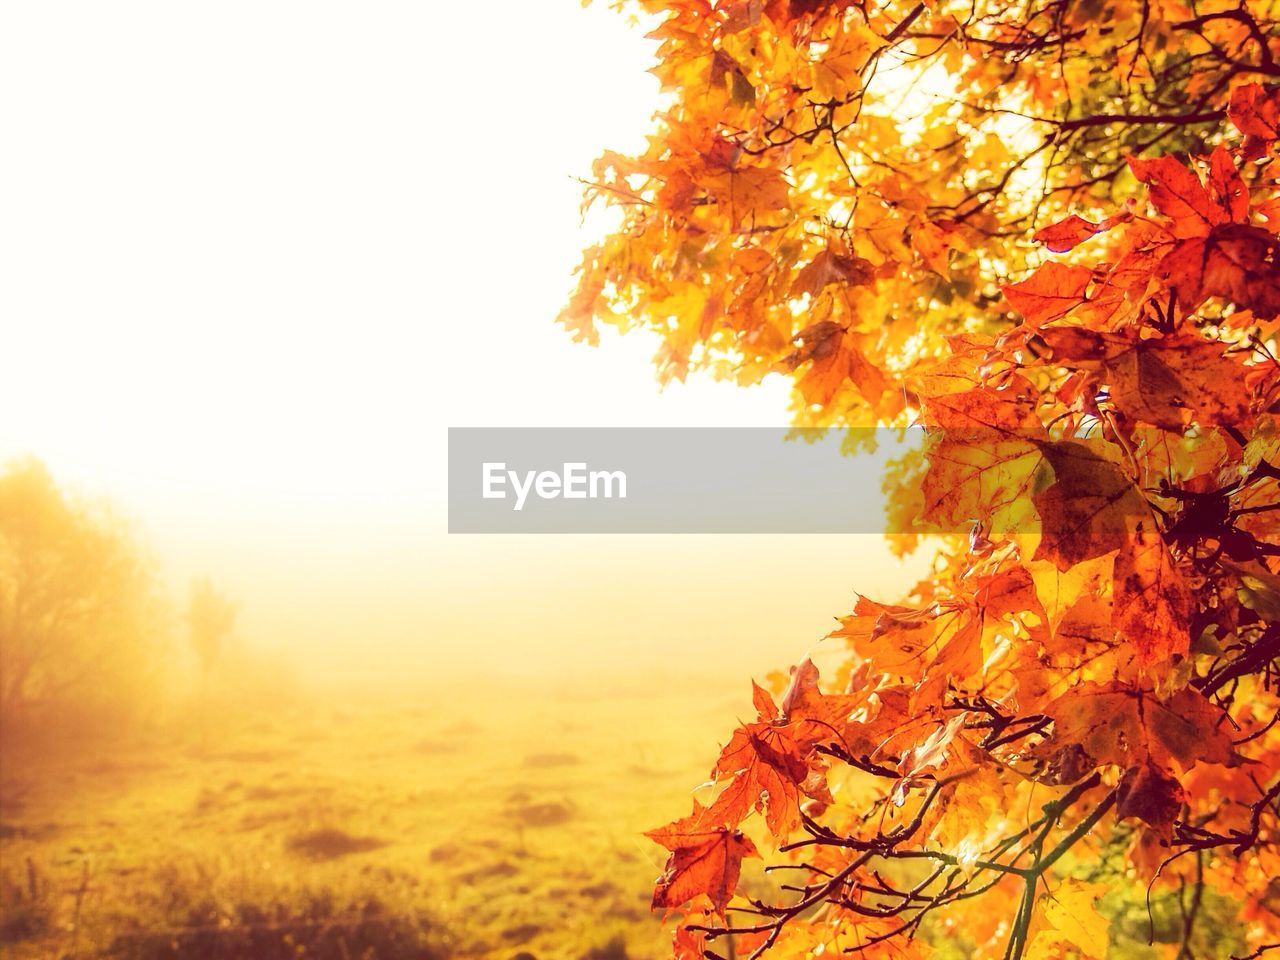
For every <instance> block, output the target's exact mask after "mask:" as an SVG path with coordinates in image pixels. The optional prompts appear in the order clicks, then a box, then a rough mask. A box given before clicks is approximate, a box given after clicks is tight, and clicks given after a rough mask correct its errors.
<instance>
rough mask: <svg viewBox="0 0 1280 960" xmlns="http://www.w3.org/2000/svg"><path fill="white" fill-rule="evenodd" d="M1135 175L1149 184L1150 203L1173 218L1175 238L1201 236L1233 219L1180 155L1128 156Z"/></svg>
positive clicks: (1170, 218) (1171, 228) (1171, 226)
mask: <svg viewBox="0 0 1280 960" xmlns="http://www.w3.org/2000/svg"><path fill="white" fill-rule="evenodd" d="M1129 169H1130V170H1132V171H1133V175H1134V176H1135V177H1137V178H1138V179H1139V180H1140V181H1142V182H1143V183H1145V184H1147V186H1148V187H1149V195H1150V197H1151V202H1152V204H1153V205H1154V206H1155V208H1156V209H1157V210H1159V211H1160V212H1161V213H1163V214H1164V215H1165V216H1166V217H1168V218H1169V220H1170V221H1171V223H1170V230H1171V232H1172V233H1173V235H1174V236H1175V237H1178V238H1179V239H1185V238H1187V237H1201V236H1205V235H1206V234H1208V232H1209V231H1210V230H1212V229H1213V228H1214V227H1216V226H1218V225H1219V224H1222V223H1228V222H1230V220H1231V216H1230V210H1229V209H1227V208H1224V206H1223V204H1222V203H1221V201H1220V200H1217V199H1215V198H1214V197H1211V196H1210V195H1209V191H1208V190H1206V189H1205V186H1204V184H1203V183H1202V182H1201V181H1200V178H1199V177H1198V176H1197V175H1196V174H1195V172H1194V171H1193V170H1192V169H1191V168H1190V167H1188V166H1187V165H1186V164H1184V163H1183V162H1182V161H1181V160H1179V159H1178V158H1177V157H1174V156H1170V155H1168V154H1165V155H1164V156H1161V157H1156V158H1154V159H1143V158H1141V157H1130V158H1129Z"/></svg>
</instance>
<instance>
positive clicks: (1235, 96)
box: [1227, 83, 1280, 140]
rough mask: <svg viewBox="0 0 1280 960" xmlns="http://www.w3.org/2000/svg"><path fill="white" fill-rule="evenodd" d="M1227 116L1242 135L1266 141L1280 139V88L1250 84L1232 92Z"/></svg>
mask: <svg viewBox="0 0 1280 960" xmlns="http://www.w3.org/2000/svg"><path fill="white" fill-rule="evenodd" d="M1227 116H1229V117H1230V118H1231V122H1232V123H1234V124H1235V125H1236V129H1237V130H1239V131H1240V132H1241V133H1244V134H1248V135H1249V136H1251V137H1259V138H1262V139H1264V140H1274V139H1276V138H1277V137H1280V86H1270V87H1264V86H1263V85H1262V84H1260V83H1250V84H1246V85H1245V86H1242V87H1236V88H1235V89H1234V90H1232V91H1231V104H1230V106H1228V107H1227Z"/></svg>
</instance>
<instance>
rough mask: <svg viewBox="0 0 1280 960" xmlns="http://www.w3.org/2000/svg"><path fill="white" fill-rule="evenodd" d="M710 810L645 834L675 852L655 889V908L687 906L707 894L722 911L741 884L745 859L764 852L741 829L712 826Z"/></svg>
mask: <svg viewBox="0 0 1280 960" xmlns="http://www.w3.org/2000/svg"><path fill="white" fill-rule="evenodd" d="M707 813H708V812H707V811H706V810H705V809H704V808H701V807H699V806H698V804H697V803H695V804H694V812H693V813H692V814H690V815H689V816H687V817H684V818H683V819H681V820H676V821H675V822H673V823H670V824H668V825H667V826H665V827H662V828H661V829H658V830H651V831H649V832H648V833H647V834H645V836H647V837H649V838H650V839H651V840H654V841H655V842H657V843H660V844H662V845H663V846H664V847H666V848H667V849H668V850H670V851H671V856H670V857H669V858H668V859H667V866H666V869H665V870H664V871H663V874H662V876H661V877H660V878H659V879H658V883H657V886H656V887H655V888H654V891H653V908H654V909H657V908H659V907H666V908H669V909H670V908H675V907H680V906H683V905H684V904H686V903H688V902H689V901H690V900H693V899H695V898H696V897H700V896H705V897H707V898H708V899H709V900H710V901H711V904H712V906H713V907H714V908H715V909H716V911H717V912H719V913H724V909H725V906H726V905H727V904H728V903H729V900H730V898H732V896H733V893H734V891H735V890H736V889H737V886H738V877H739V874H740V871H741V868H742V861H743V859H745V858H747V857H758V856H759V855H760V854H759V852H758V851H757V850H756V847H755V844H753V843H752V842H751V841H750V840H749V839H748V838H747V837H745V836H743V835H742V834H741V833H739V832H738V831H737V830H732V829H730V828H728V827H724V826H714V825H709V824H708V822H707Z"/></svg>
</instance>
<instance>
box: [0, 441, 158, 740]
mask: <svg viewBox="0 0 1280 960" xmlns="http://www.w3.org/2000/svg"><path fill="white" fill-rule="evenodd" d="M153 587H154V579H153V576H152V572H151V570H150V569H149V567H148V565H147V563H146V562H145V561H144V559H143V557H142V555H141V554H140V552H139V550H138V548H137V546H136V544H135V543H134V542H133V540H132V539H131V537H130V535H129V531H128V530H127V528H125V527H124V526H122V525H121V524H120V523H119V522H118V521H117V520H116V519H114V518H113V517H111V516H110V515H109V514H103V513H102V512H101V511H94V510H91V509H90V508H88V507H86V506H84V505H82V504H78V503H75V502H73V501H72V500H70V499H68V497H67V496H66V495H64V494H63V492H62V491H61V490H59V489H58V486H57V485H56V484H55V483H54V480H53V478H52V477H51V476H50V475H49V472H48V470H46V469H45V467H44V465H43V464H41V463H40V462H39V461H37V460H34V459H27V460H21V461H18V462H16V463H14V464H12V465H11V466H9V468H8V469H7V470H6V471H5V472H4V473H2V474H0V720H2V721H4V722H5V724H6V725H8V724H9V723H10V722H12V721H14V720H16V719H18V718H20V717H22V716H24V715H25V714H27V713H28V712H29V710H30V709H31V708H33V707H35V706H37V705H39V706H41V707H48V708H50V709H52V710H55V711H56V710H57V709H58V708H59V707H67V708H71V707H74V709H75V710H76V711H77V712H80V713H82V714H83V713H84V712H86V711H89V710H92V709H94V708H96V707H101V706H108V705H109V706H116V707H118V706H121V705H128V704H130V703H132V702H133V701H134V700H135V698H136V694H137V692H138V690H139V689H140V687H141V685H142V683H143V681H144V680H145V678H146V677H147V675H148V674H149V670H150V668H151V666H153V665H154V663H155V658H154V656H152V653H153V641H154V639H155V637H156V630H155V627H156V621H155V619H154V616H153V614H154V611H155V609H156V608H155V606H154V604H153V599H154V596H155V594H154V590H153Z"/></svg>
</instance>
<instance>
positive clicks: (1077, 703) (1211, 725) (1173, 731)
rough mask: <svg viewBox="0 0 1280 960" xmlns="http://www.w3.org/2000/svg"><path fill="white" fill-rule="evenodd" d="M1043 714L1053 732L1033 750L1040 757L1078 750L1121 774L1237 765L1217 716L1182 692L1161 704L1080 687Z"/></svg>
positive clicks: (1103, 686) (1095, 686)
mask: <svg viewBox="0 0 1280 960" xmlns="http://www.w3.org/2000/svg"><path fill="white" fill-rule="evenodd" d="M1045 713H1046V714H1047V715H1049V716H1050V717H1052V718H1053V720H1054V731H1053V736H1052V737H1051V738H1050V739H1049V740H1048V741H1046V742H1045V743H1044V744H1043V745H1041V746H1040V747H1037V748H1036V751H1035V753H1036V755H1037V756H1040V757H1046V758H1047V757H1049V756H1052V755H1053V754H1054V753H1055V752H1057V751H1058V750H1059V749H1061V748H1062V747H1064V746H1066V747H1071V746H1076V745H1078V746H1079V747H1080V748H1081V749H1082V750H1083V751H1084V752H1085V754H1087V755H1088V756H1089V757H1090V758H1092V759H1093V761H1094V762H1096V763H1099V764H1108V763H1114V764H1117V765H1118V766H1120V767H1121V768H1124V769H1128V768H1129V767H1132V766H1136V765H1140V764H1143V763H1147V762H1151V763H1155V764H1157V765H1158V766H1159V767H1160V768H1161V769H1164V770H1168V769H1169V768H1170V764H1176V765H1177V766H1178V767H1179V768H1181V769H1182V770H1184V771H1185V770H1189V769H1190V768H1191V767H1192V765H1194V764H1195V763H1198V762H1203V763H1216V764H1221V765H1223V766H1236V765H1237V764H1239V763H1240V762H1241V760H1240V756H1239V755H1238V754H1237V753H1236V752H1235V749H1234V745H1233V743H1232V741H1231V737H1230V735H1229V734H1228V732H1227V730H1226V729H1224V727H1223V714H1222V711H1221V710H1220V709H1218V708H1216V707H1214V706H1213V705H1212V704H1211V703H1209V701H1208V700H1206V699H1205V698H1204V697H1203V696H1201V695H1200V694H1198V693H1196V691H1194V690H1192V689H1189V688H1186V687H1184V688H1182V689H1181V690H1178V691H1177V692H1176V693H1174V694H1173V695H1172V696H1171V697H1168V698H1164V699H1161V698H1160V697H1157V696H1156V695H1155V694H1154V693H1153V692H1152V691H1151V690H1146V689H1142V688H1139V687H1135V686H1132V685H1130V684H1125V683H1121V682H1119V681H1113V682H1110V683H1094V682H1089V683H1082V684H1080V685H1078V686H1077V687H1075V688H1074V689H1072V690H1070V691H1068V692H1067V693H1064V694H1063V695H1062V696H1060V697H1058V698H1057V699H1056V700H1054V701H1053V702H1052V703H1050V704H1049V705H1048V706H1046V707H1045Z"/></svg>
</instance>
